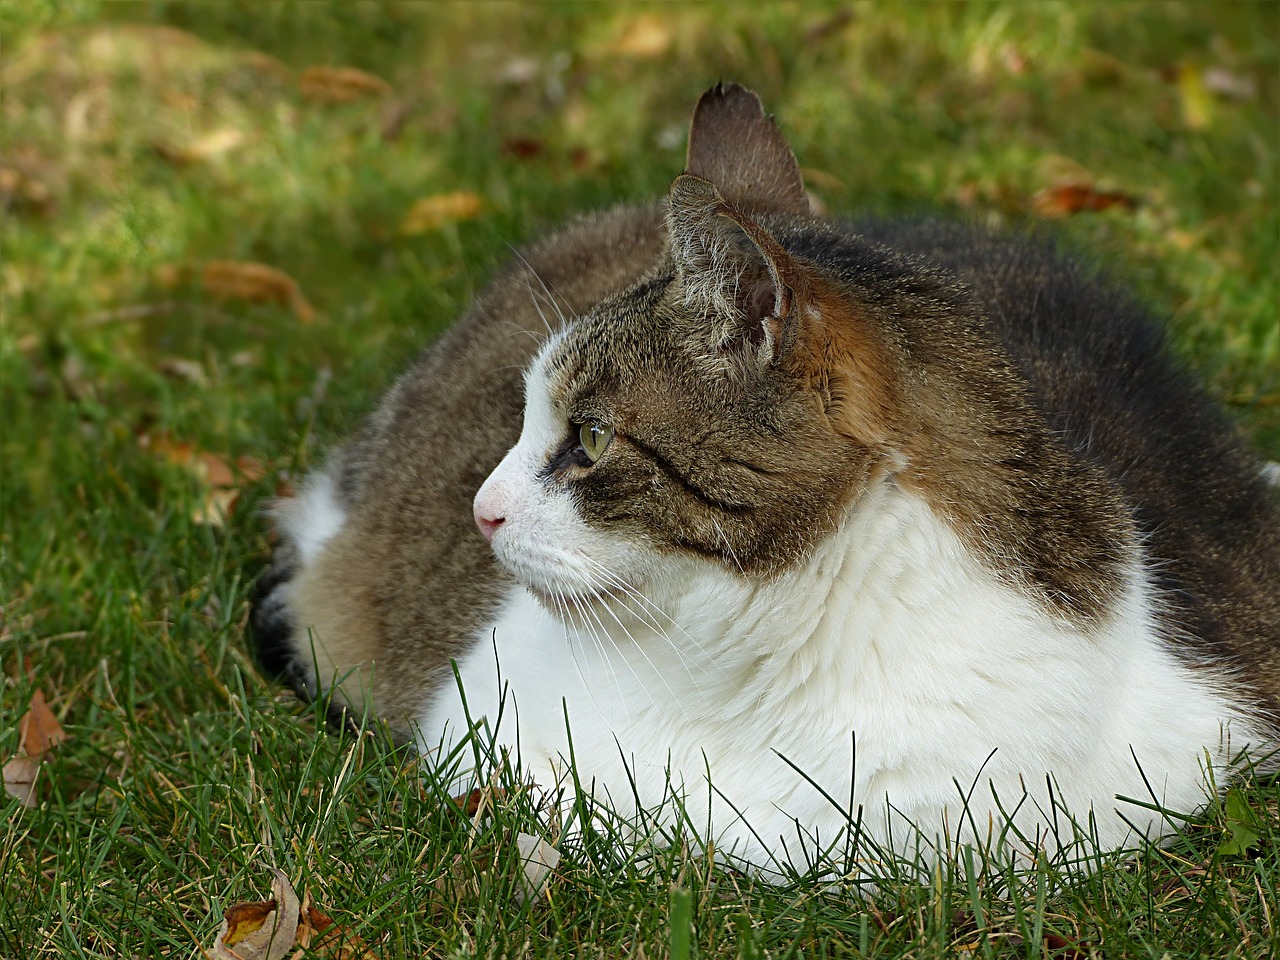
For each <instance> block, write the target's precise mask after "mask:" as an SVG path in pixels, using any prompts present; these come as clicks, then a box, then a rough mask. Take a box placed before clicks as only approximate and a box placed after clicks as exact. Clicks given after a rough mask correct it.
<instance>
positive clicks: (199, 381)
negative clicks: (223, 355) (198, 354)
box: [156, 357, 209, 389]
mask: <svg viewBox="0 0 1280 960" xmlns="http://www.w3.org/2000/svg"><path fill="white" fill-rule="evenodd" d="M156 369H157V370H159V371H160V372H161V373H163V374H165V375H166V376H169V377H172V378H173V379H175V380H185V381H187V383H190V384H191V385H192V386H196V387H200V388H202V389H205V388H207V387H208V386H209V378H208V376H206V375H205V372H204V367H202V366H201V365H200V363H199V362H198V361H196V360H185V359H183V358H182V357H164V358H163V359H161V361H160V362H159V363H157V364H156Z"/></svg>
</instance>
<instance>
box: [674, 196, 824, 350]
mask: <svg viewBox="0 0 1280 960" xmlns="http://www.w3.org/2000/svg"><path fill="white" fill-rule="evenodd" d="M667 203H668V206H667V231H668V236H669V237H670V242H671V255H672V258H673V260H674V261H675V267H676V276H677V281H678V283H679V287H680V296H681V297H682V299H683V301H684V305H685V307H687V308H688V309H690V310H692V311H694V312H695V313H698V314H700V315H702V316H703V317H705V318H706V319H707V320H708V322H709V326H708V327H707V333H708V336H709V343H710V345H711V346H713V347H714V348H716V349H724V348H728V347H732V346H734V345H746V346H748V347H749V348H750V351H751V353H752V354H753V355H754V356H755V358H756V359H757V360H758V361H759V362H760V363H762V364H768V363H770V362H772V361H774V360H775V359H777V357H778V355H779V354H780V352H781V351H782V350H783V349H784V347H785V343H786V341H787V339H788V337H787V333H788V330H787V321H788V319H789V318H790V317H791V316H792V314H793V312H794V311H795V309H796V305H797V302H798V300H799V299H800V298H802V297H803V296H804V291H805V289H806V284H805V277H804V273H803V270H802V269H801V268H800V267H799V266H798V265H797V264H796V262H795V260H794V259H793V258H792V257H791V255H790V254H789V253H787V251H786V250H784V249H783V248H782V245H781V244H780V243H778V241H777V240H775V239H774V237H773V236H772V234H770V233H769V231H767V230H766V229H765V228H764V227H762V226H761V225H760V224H759V223H757V222H756V221H755V220H753V219H752V218H751V217H749V216H747V215H746V214H745V213H743V212H742V211H740V210H738V209H737V208H735V207H734V206H733V205H731V204H730V203H729V202H728V201H727V200H725V198H724V197H723V196H722V195H721V194H720V192H719V191H718V190H717V189H716V187H715V186H713V185H712V184H711V183H709V182H707V181H706V180H703V179H702V178H701V177H695V176H690V175H689V174H683V175H681V176H679V177H677V178H676V181H675V183H673V184H672V185H671V194H670V196H669V197H668V201H667Z"/></svg>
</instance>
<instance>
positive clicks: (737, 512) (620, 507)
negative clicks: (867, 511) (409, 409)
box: [475, 225, 878, 612]
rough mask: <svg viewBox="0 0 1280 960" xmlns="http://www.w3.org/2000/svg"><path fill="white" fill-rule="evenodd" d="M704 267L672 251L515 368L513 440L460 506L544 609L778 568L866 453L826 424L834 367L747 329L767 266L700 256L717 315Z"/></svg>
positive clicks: (864, 470)
mask: <svg viewBox="0 0 1280 960" xmlns="http://www.w3.org/2000/svg"><path fill="white" fill-rule="evenodd" d="M730 226H731V225H730ZM743 239H744V240H745V238H743ZM757 259H758V258H757ZM745 267H746V269H748V270H751V269H755V268H758V267H759V263H758V262H755V261H752V262H750V263H745ZM702 269H703V265H702V264H701V263H694V262H685V261H684V260H682V258H681V255H680V251H679V250H678V249H677V250H676V253H675V261H674V263H673V264H671V265H670V269H669V270H668V271H666V272H660V274H659V275H657V276H656V277H654V278H653V279H650V280H649V281H646V282H644V283H642V284H641V285H640V286H638V287H637V288H634V289H632V290H630V291H628V292H627V293H625V294H623V295H621V296H618V297H616V298H614V299H612V300H609V301H606V302H605V303H603V304H601V305H600V306H599V307H597V308H596V309H595V310H594V311H592V312H591V313H589V314H588V315H586V316H584V317H582V318H580V319H579V320H577V321H576V322H574V323H573V324H572V325H571V326H569V327H568V328H567V329H566V330H565V331H564V332H563V333H561V334H559V335H558V336H556V337H555V338H554V339H553V340H552V341H550V342H549V343H548V344H547V345H546V346H545V347H544V348H543V349H542V351H541V352H540V353H539V355H538V357H537V358H536V360H535V361H534V363H533V365H532V366H531V368H530V370H529V372H528V374H527V377H526V405H525V416H524V425H523V430H522V433H521V436H520V440H519V442H518V443H517V444H516V446H515V447H513V448H512V450H511V451H510V452H509V453H508V455H507V456H506V458H505V459H504V460H503V461H502V463H501V464H500V465H499V466H498V468H497V469H496V470H495V471H494V472H493V474H492V475H491V476H490V477H489V478H488V480H487V481H486V482H485V484H484V485H483V487H482V488H481V490H480V492H479V493H478V495H477V497H476V502H475V509H476V517H477V522H478V523H479V525H480V527H481V530H482V531H484V532H485V534H486V536H488V537H489V538H490V540H491V543H492V546H493V549H494V551H495V554H496V555H497V557H498V559H499V560H500V561H501V562H502V564H503V565H504V566H505V567H506V568H507V569H508V570H509V571H510V572H511V573H512V574H513V575H515V576H516V577H517V578H518V579H519V580H520V581H521V582H523V583H524V584H525V585H526V586H528V587H530V588H531V589H532V590H533V591H534V592H535V593H536V594H537V595H538V596H540V597H541V598H542V599H543V600H544V602H546V603H547V604H548V606H549V607H551V608H552V609H556V608H557V607H563V605H564V604H565V603H573V602H577V601H581V600H584V599H589V598H591V597H592V596H593V595H594V596H599V595H608V594H611V593H616V592H618V591H625V590H626V589H627V588H632V587H633V588H638V589H644V590H649V589H650V588H655V587H656V588H658V589H661V588H662V587H663V586H666V587H670V586H672V584H671V583H670V580H671V578H673V577H676V578H678V577H685V576H688V575H689V573H690V565H691V564H692V565H694V566H695V567H696V566H697V565H699V564H701V565H711V566H713V567H714V568H716V569H718V570H720V571H727V572H729V573H731V574H735V575H738V576H742V577H746V578H763V577H769V576H773V575H777V574H778V573H780V572H783V571H785V570H786V569H787V568H789V567H791V566H793V565H795V564H797V563H799V562H801V561H802V560H803V559H804V558H805V557H806V556H807V555H808V554H809V552H810V551H811V549H812V548H813V546H814V545H815V544H816V543H818V542H820V541H821V540H822V539H823V538H825V537H826V536H828V535H830V533H831V532H832V531H833V530H834V529H835V527H836V526H837V525H838V524H839V523H840V522H841V518H842V517H843V516H844V513H845V511H846V509H847V508H848V506H849V504H850V503H851V502H852V501H853V500H855V499H856V497H857V495H858V493H859V492H860V491H861V490H862V489H863V488H864V487H865V485H866V484H867V482H868V479H869V477H870V476H871V474H872V471H873V469H874V467H875V465H876V463H877V460H878V454H877V453H876V452H874V451H873V449H872V447H870V446H868V445H864V444H860V443H857V442H855V441H853V440H851V439H850V437H849V436H847V435H845V434H844V433H842V432H841V431H840V430H839V429H838V428H837V425H836V424H833V421H832V417H831V397H830V396H829V391H830V389H831V383H832V378H831V377H829V376H825V375H817V374H816V373H815V367H814V363H815V362H817V361H815V360H814V358H812V357H805V356H802V355H803V354H804V353H805V348H804V346H805V344H806V343H808V342H810V341H813V340H815V337H813V336H809V335H805V334H803V331H802V332H801V333H799V334H793V335H791V336H790V341H791V343H790V346H789V347H788V348H786V350H785V351H784V348H783V345H782V344H781V342H769V341H770V336H772V335H771V334H768V333H767V332H762V331H764V330H765V328H764V327H762V326H761V323H762V322H763V321H764V320H765V319H766V315H768V314H770V313H771V312H772V311H773V308H774V306H775V302H774V301H775V293H776V291H775V288H774V285H773V283H772V282H771V281H770V280H769V279H768V277H765V276H763V275H757V276H754V277H747V276H745V275H743V273H742V270H743V269H744V263H738V264H737V265H733V264H726V263H725V262H723V261H722V262H720V263H718V264H716V265H715V266H714V267H711V268H710V269H712V270H715V271H719V272H721V273H724V271H726V270H727V271H729V272H728V273H726V274H725V275H724V276H723V277H721V278H720V280H718V281H716V282H717V284H718V285H719V286H723V283H722V282H721V281H726V278H727V280H728V281H731V285H732V290H731V291H730V301H731V302H728V303H725V302H723V301H721V302H720V306H719V308H717V306H716V303H715V302H713V301H714V300H715V298H714V297H710V298H709V297H708V296H704V294H706V293H707V292H708V290H709V289H710V287H709V286H708V284H710V283H711V282H712V278H708V277H704V276H701V275H700V271H701V270H702ZM734 298H737V299H739V300H742V302H741V303H738V302H736V301H735V299H734ZM791 313H792V314H794V316H793V317H792V319H791V322H794V323H796V324H800V325H803V326H804V327H806V328H807V329H809V330H810V331H811V332H819V331H821V329H822V327H823V325H824V324H825V323H826V322H827V319H828V318H827V317H825V316H824V315H823V314H824V304H823V298H822V297H821V296H813V297H809V298H808V299H806V301H805V302H804V303H799V302H797V303H795V304H793V305H792V310H791ZM775 339H776V338H775ZM816 339H818V340H821V339H822V338H821V337H817V338H816ZM784 353H785V355H784ZM824 391H826V394H824ZM624 584H625V586H624ZM675 586H676V588H677V589H678V584H675ZM562 612H563V611H562Z"/></svg>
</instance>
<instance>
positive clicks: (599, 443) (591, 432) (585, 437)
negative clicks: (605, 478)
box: [578, 423, 613, 463]
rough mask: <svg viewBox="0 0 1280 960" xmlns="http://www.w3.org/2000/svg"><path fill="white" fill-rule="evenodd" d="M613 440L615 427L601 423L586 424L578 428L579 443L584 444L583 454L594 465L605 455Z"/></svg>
mask: <svg viewBox="0 0 1280 960" xmlns="http://www.w3.org/2000/svg"><path fill="white" fill-rule="evenodd" d="M612 439H613V427H606V426H605V425H604V424H601V423H584V424H583V425H582V426H580V427H579V428H578V443H580V444H582V452H583V453H585V454H586V455H587V459H588V460H590V461H591V462H592V463H595V462H596V461H597V460H599V459H600V457H601V456H603V455H604V449H605V447H607V446H609V441H610V440H612Z"/></svg>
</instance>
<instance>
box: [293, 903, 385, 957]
mask: <svg viewBox="0 0 1280 960" xmlns="http://www.w3.org/2000/svg"><path fill="white" fill-rule="evenodd" d="M298 946H299V947H305V948H307V949H309V950H310V951H311V952H312V953H318V954H320V955H321V956H322V957H328V958H330V960H377V955H376V954H375V953H374V952H373V951H372V950H370V949H369V945H368V944H366V943H365V942H364V940H362V939H361V938H360V937H359V936H357V935H356V934H354V933H352V932H351V931H350V930H348V929H347V928H346V927H343V926H341V925H339V924H337V923H334V921H333V918H332V917H330V916H329V915H328V914H327V913H325V912H324V911H323V910H321V909H320V908H319V907H317V906H315V904H313V903H311V902H310V897H308V898H307V899H306V901H304V903H303V905H302V913H301V918H300V920H299V921H298Z"/></svg>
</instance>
